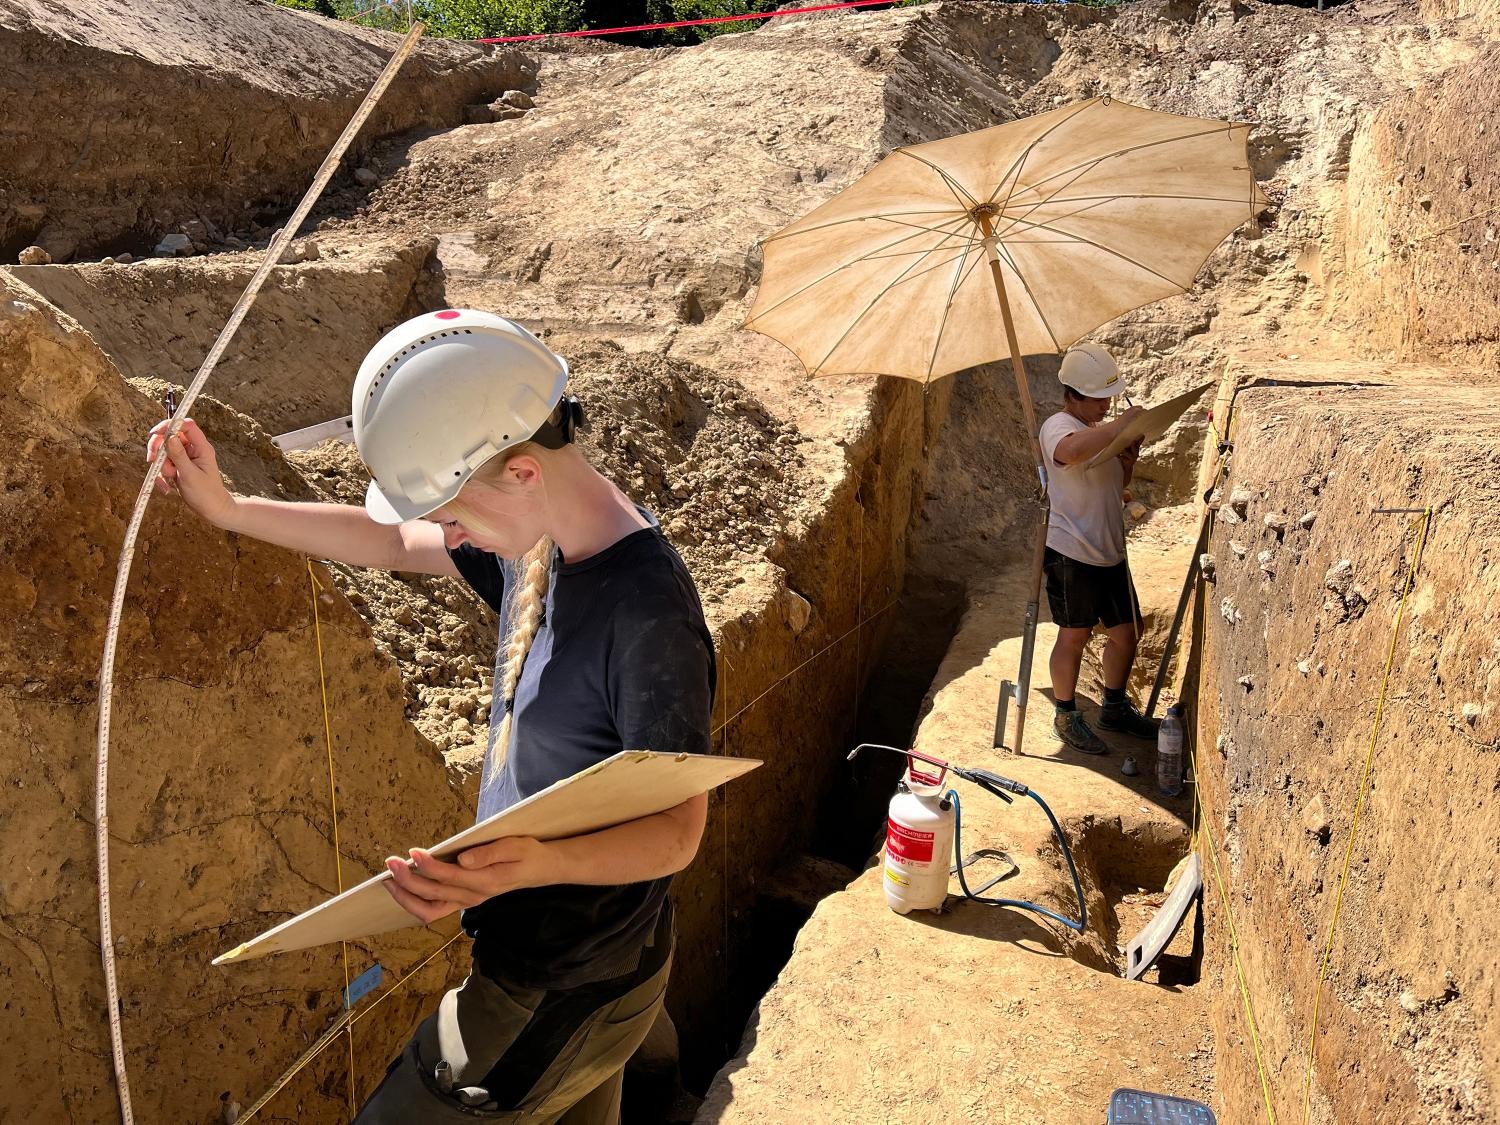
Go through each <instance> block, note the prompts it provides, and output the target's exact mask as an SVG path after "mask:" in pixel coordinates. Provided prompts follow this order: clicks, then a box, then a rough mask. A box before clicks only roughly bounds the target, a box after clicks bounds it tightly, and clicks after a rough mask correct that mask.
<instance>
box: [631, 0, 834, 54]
mask: <svg viewBox="0 0 1500 1125" xmlns="http://www.w3.org/2000/svg"><path fill="white" fill-rule="evenodd" d="M811 2H813V0H809V3H811ZM777 6H778V0H654V2H653V3H652V4H651V5H650V16H649V21H648V22H650V23H671V22H673V21H676V20H707V19H713V18H714V17H715V16H741V15H746V14H748V13H751V12H770V11H774V10H775V9H776V7H777ZM764 25H765V21H764V20H736V21H735V22H734V23H716V24H706V25H704V26H703V27H679V28H673V29H671V30H669V31H663V32H660V33H658V34H659V35H660V40H659V41H660V42H665V43H672V44H689V43H701V42H703V41H704V40H705V39H712V38H713V37H714V36H716V35H732V34H734V33H735V32H737V31H751V30H753V29H754V28H757V27H763V26H764Z"/></svg>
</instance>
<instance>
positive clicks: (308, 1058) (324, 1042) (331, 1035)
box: [238, 930, 464, 1123]
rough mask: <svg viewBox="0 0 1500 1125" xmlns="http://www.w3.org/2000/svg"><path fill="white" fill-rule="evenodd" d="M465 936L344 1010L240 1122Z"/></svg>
mask: <svg viewBox="0 0 1500 1125" xmlns="http://www.w3.org/2000/svg"><path fill="white" fill-rule="evenodd" d="M463 935H464V932H463V930H459V931H458V932H457V933H455V934H454V935H453V936H452V937H450V938H449V939H448V940H447V941H445V942H443V944H442V945H440V946H438V948H436V949H435V950H433V951H432V952H431V953H429V954H428V955H427V956H426V957H424V958H422V960H421V961H420V962H418V963H417V965H416V967H415V968H413V969H411V970H409V971H408V972H407V973H406V975H405V976H403V977H402V978H401V979H400V980H398V981H397V982H396V983H395V984H393V985H391V987H390V988H388V989H386V990H385V991H384V992H382V993H381V994H380V995H379V996H377V997H376V998H375V999H374V1000H373V1001H371V1003H370V1005H369V1006H368V1007H366V1008H362V1009H360V1010H358V1011H356V1010H355V1009H353V1008H345V1009H344V1010H343V1011H342V1012H340V1013H339V1016H338V1019H336V1020H334V1021H333V1023H332V1024H330V1025H329V1027H328V1030H327V1031H325V1032H323V1034H322V1035H320V1036H318V1038H317V1039H316V1040H315V1041H314V1042H313V1045H312V1046H311V1047H309V1048H308V1049H307V1050H305V1051H303V1052H302V1054H300V1055H299V1056H297V1061H296V1062H294V1063H293V1064H292V1065H291V1066H289V1067H287V1069H286V1071H285V1072H284V1073H283V1074H282V1075H281V1077H280V1078H278V1079H276V1081H275V1082H274V1083H272V1085H271V1088H270V1089H269V1090H267V1091H266V1092H265V1093H264V1094H262V1095H261V1096H260V1097H259V1098H257V1099H256V1101H255V1104H254V1105H252V1106H251V1107H250V1108H249V1109H247V1110H246V1111H245V1112H244V1113H242V1114H240V1116H239V1118H238V1121H239V1122H241V1123H243V1122H246V1121H249V1120H250V1118H252V1117H254V1116H255V1115H256V1114H257V1113H259V1112H260V1111H261V1110H262V1109H264V1108H265V1107H266V1104H267V1103H268V1102H270V1100H271V1099H272V1098H274V1097H275V1096H276V1095H277V1094H279V1093H281V1091H282V1090H283V1089H285V1088H286V1085H287V1083H288V1082H290V1081H291V1080H292V1079H293V1078H295V1077H297V1075H298V1074H299V1073H301V1072H302V1070H303V1069H304V1068H305V1067H306V1066H307V1065H308V1064H309V1063H311V1062H312V1061H313V1060H314V1059H315V1058H317V1057H318V1055H319V1054H321V1053H322V1051H323V1049H324V1048H325V1047H327V1046H328V1044H330V1043H332V1042H333V1040H334V1039H335V1038H336V1037H337V1036H338V1034H339V1032H341V1031H343V1030H344V1029H345V1028H348V1029H349V1031H350V1033H351V1034H352V1033H353V1030H354V1026H355V1025H356V1024H357V1023H359V1021H360V1020H362V1019H364V1018H365V1017H366V1016H368V1015H369V1014H370V1013H371V1012H373V1011H374V1010H375V1009H376V1008H378V1007H379V1006H380V1005H381V1003H383V1002H384V1000H385V999H386V997H388V996H390V995H391V994H392V993H394V992H397V991H399V990H400V989H401V988H402V986H403V985H405V984H406V982H407V981H409V980H411V978H412V977H414V976H416V975H417V974H418V973H419V972H421V971H422V970H423V969H425V968H426V967H427V964H428V962H430V961H431V960H432V959H433V958H435V957H437V956H438V955H439V954H441V953H442V952H443V951H444V950H446V949H447V948H448V947H449V946H450V945H452V944H453V943H454V942H455V941H457V940H458V939H459V938H461V937H463Z"/></svg>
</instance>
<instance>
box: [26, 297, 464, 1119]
mask: <svg viewBox="0 0 1500 1125" xmlns="http://www.w3.org/2000/svg"><path fill="white" fill-rule="evenodd" d="M0 284H3V286H4V289H3V300H0V440H3V441H4V443H5V447H6V448H7V449H8V450H10V451H11V455H10V456H8V457H7V458H6V461H5V467H4V470H3V474H4V480H5V484H4V492H3V500H0V528H3V531H0V615H3V617H4V619H5V620H6V621H8V622H10V623H11V628H12V630H13V631H12V634H11V637H12V639H11V641H10V642H9V643H7V644H6V645H5V646H4V650H3V655H0V762H3V764H4V772H5V776H6V777H7V778H8V779H9V780H8V784H7V785H6V786H5V789H4V796H3V797H0V843H3V846H4V849H5V852H6V854H7V855H8V856H9V857H10V864H11V867H10V874H9V875H8V876H7V877H6V878H5V879H4V880H3V882H0V947H3V949H4V952H3V955H0V980H3V982H4V987H5V992H6V997H7V1002H6V1004H5V1005H4V1009H3V1012H0V1038H3V1039H4V1041H5V1042H6V1043H7V1044H8V1050H7V1052H6V1057H5V1061H4V1063H3V1068H0V1077H3V1080H4V1084H5V1088H6V1094H5V1097H4V1103H3V1105H0V1120H6V1121H17V1122H19V1121H65V1120H67V1121H108V1120H112V1119H114V1117H115V1114H116V1108H115V1091H114V1083H113V1078H112V1074H111V1067H110V1051H109V1030H108V1024H107V1022H106V1020H105V1018H104V1008H105V1001H104V981H103V975H102V972H101V970H100V966H99V946H98V932H99V931H98V921H97V913H96V911H97V906H96V898H95V895H96V880H95V877H94V859H93V857H94V854H95V851H94V829H93V819H94V801H93V790H94V785H93V782H94V763H95V753H94V735H95V721H96V715H97V710H96V708H97V697H98V681H97V677H98V668H99V660H100V653H101V650H102V642H103V626H104V620H105V616H106V613H107V609H108V600H109V594H110V590H111V587H112V584H113V577H114V568H115V560H116V558H117V556H118V552H119V548H120V542H121V539H122V536H123V532H124V525H125V521H126V519H127V518H128V515H129V511H130V507H131V504H132V502H133V500H134V497H135V494H136V491H137V489H138V487H139V483H140V478H141V468H142V464H143V462H142V459H141V435H142V434H143V433H144V431H145V429H146V428H147V427H148V426H149V425H150V424H151V423H152V421H154V420H155V418H156V417H158V416H159V414H158V412H157V411H156V409H155V407H154V405H153V404H152V402H151V401H150V400H149V399H148V398H146V397H145V396H144V395H142V394H141V393H139V392H138V391H136V390H135V389H133V388H132V387H130V386H129V385H128V384H127V383H125V381H124V380H123V379H121V377H120V375H119V373H118V372H117V371H116V369H115V368H114V367H113V366H112V365H111V364H110V363H109V361H108V359H107V358H106V357H105V356H104V355H103V353H102V352H100V350H99V349H98V347H97V346H96V345H95V344H94V343H93V341H92V340H90V338H89V337H88V335H87V334H86V333H85V332H84V331H83V330H82V329H81V328H80V327H79V326H78V324H77V323H76V322H75V321H73V320H71V319H70V318H68V317H67V316H65V315H64V314H61V313H59V312H57V311H56V310H55V309H54V308H52V307H51V306H49V305H48V304H47V303H46V302H45V301H44V300H43V299H42V298H41V297H40V296H39V295H38V294H36V293H35V291H33V290H29V289H27V288H25V287H24V286H21V285H19V284H17V283H15V282H13V281H10V280H9V279H6V278H4V277H3V275H0ZM199 417H201V418H203V419H204V420H205V425H212V426H213V427H214V428H215V430H216V431H217V432H218V433H219V434H220V435H221V445H220V449H221V458H222V461H221V463H222V464H224V465H225V467H226V469H227V471H228V473H229V475H230V476H231V478H232V479H233V481H234V484H235V485H236V486H237V487H239V488H242V489H247V490H256V491H262V492H265V491H270V492H274V491H276V490H277V489H278V488H280V489H282V490H285V491H288V492H290V493H291V494H292V495H298V494H304V495H305V494H307V490H306V489H305V486H303V485H302V483H301V481H300V479H299V478H298V477H297V476H296V474H295V473H293V472H291V470H290V469H289V468H288V467H287V466H286V465H285V463H284V462H282V461H281V459H280V457H279V455H278V454H277V453H276V451H275V449H274V448H272V447H270V445H269V443H268V442H267V441H266V440H265V438H264V435H259V434H256V433H254V432H253V431H251V430H249V429H248V428H247V427H246V426H245V425H244V423H243V422H242V421H240V420H238V419H237V417H236V416H235V415H234V414H232V413H231V412H229V411H227V410H225V409H224V408H222V407H217V408H216V407H215V406H214V404H213V403H211V402H209V401H206V400H205V401H204V403H203V409H202V411H200V413H199ZM315 573H316V574H317V576H318V578H319V580H320V581H321V582H322V583H323V585H324V586H325V587H326V591H325V593H323V594H322V595H321V601H320V603H319V612H320V614H321V617H322V646H323V656H324V661H325V666H326V671H327V691H328V703H329V712H330V715H331V721H332V730H333V739H334V745H333V754H334V763H335V773H336V777H337V783H338V794H339V806H340V817H339V839H340V843H341V846H342V850H343V856H344V859H343V876H344V879H345V881H346V882H348V881H349V880H351V879H353V878H355V877H360V878H362V877H364V876H365V875H366V874H368V873H369V872H371V871H374V870H377V869H378V865H379V863H380V861H381V858H382V857H383V856H384V855H386V854H388V849H389V848H390V846H391V842H392V841H398V840H405V839H419V840H427V839H438V838H441V837H442V836H444V835H447V834H448V833H449V832H450V831H451V829H452V826H453V825H454V824H455V823H461V822H462V818H463V817H464V815H465V813H466V811H467V810H466V808H465V806H464V804H463V803H462V800H461V798H460V795H459V793H458V791H457V790H456V789H454V788H452V787H450V785H449V784H448V782H447V777H446V772H445V770H444V766H443V761H442V758H441V756H440V755H439V754H438V753H437V751H436V750H435V749H434V748H433V746H432V745H431V744H430V743H428V742H427V741H426V740H425V739H423V738H421V737H420V736H419V735H417V734H416V732H415V731H414V730H412V728H411V727H410V726H409V725H408V724H407V723H406V721H405V719H404V718H403V715H402V694H401V682H400V678H399V676H398V674H397V671H396V667H395V665H394V663H393V662H391V661H390V660H388V659H385V658H382V657H381V656H379V655H378V654H377V653H376V651H375V648H374V645H373V642H372V639H371V636H370V631H369V628H368V626H367V625H366V624H365V622H364V621H362V620H361V619H360V618H359V616H358V615H357V614H356V613H355V612H354V611H353V609H352V608H351V607H350V605H349V604H348V603H347V602H346V601H345V600H344V598H343V597H342V596H341V595H340V594H339V593H338V592H337V591H336V590H334V589H333V583H332V582H331V580H330V579H329V576H328V574H327V572H326V571H324V570H322V568H317V569H316V570H315ZM319 694H320V686H319V672H318V648H317V639H316V637H315V633H314V628H313V602H312V590H311V587H310V584H309V574H308V571H307V569H306V567H305V566H304V564H303V562H302V560H300V559H299V558H297V557H295V556H292V555H289V554H286V553H285V552H281V551H276V550H273V549H271V548H268V547H265V546H262V545H260V544H257V543H255V542H252V541H249V540H242V539H238V538H237V537H234V536H228V535H225V534H223V533H220V532H217V531H214V530H213V529H211V528H209V527H207V526H206V525H205V524H203V523H202V522H201V521H199V520H197V519H196V518H194V517H192V516H191V515H189V514H187V513H186V512H184V511H183V510H182V509H181V508H180V507H179V506H177V505H175V504H172V503H164V502H162V501H161V500H160V498H158V500H157V501H156V502H155V503H154V504H153V506H152V509H151V511H150V512H149V513H148V517H147V521H146V524H145V527H144V529H143V532H142V536H141V541H140V548H139V551H138V553H137V557H136V563H135V570H134V577H133V579H132V583H131V589H130V595H129V598H128V600H127V603H126V612H125V616H124V622H123V629H122V631H121V635H120V647H119V665H118V670H117V676H116V688H115V712H114V724H113V743H112V753H111V773H110V804H109V809H110V814H111V817H110V833H111V840H112V845H111V850H112V858H113V864H112V876H113V889H114V900H113V907H114V909H113V917H114V928H115V934H116V936H117V939H118V945H117V953H118V965H119V976H120V993H121V1017H122V1020H123V1023H124V1035H125V1043H126V1048H127V1052H128V1058H129V1062H130V1068H131V1077H132V1083H133V1093H134V1097H135V1109H136V1113H137V1114H138V1115H139V1117H140V1118H141V1119H143V1120H157V1121H167V1120H170V1121H199V1122H209V1121H219V1120H222V1117H221V1115H222V1113H223V1111H224V1104H221V1097H222V1099H223V1102H224V1103H227V1102H236V1103H238V1104H240V1105H247V1104H248V1103H249V1101H250V1100H251V1099H253V1098H254V1097H255V1096H257V1095H259V1094H260V1093H261V1092H262V1091H263V1090H264V1089H266V1088H267V1087H268V1086H269V1085H270V1083H271V1081H272V1080H273V1079H274V1078H275V1077H276V1076H277V1075H278V1074H279V1073H280V1072H281V1071H282V1070H283V1068H285V1067H286V1066H287V1065H288V1064H289V1063H290V1062H291V1060H292V1059H294V1058H295V1057H296V1056H297V1055H298V1054H299V1053H300V1052H301V1050H302V1048H303V1047H304V1046H306V1045H307V1044H308V1043H310V1042H311V1041H312V1039H313V1038H314V1037H315V1036H316V1035H317V1034H318V1033H320V1032H321V1031H322V1030H323V1029H324V1028H325V1027H326V1026H327V1025H328V1024H329V1022H330V1021H331V1020H332V1019H333V1018H334V1016H335V1015H336V1014H337V1013H338V1012H339V1011H340V1010H341V1008H342V1003H341V1000H340V996H339V990H340V989H341V988H342V986H343V983H344V979H343V972H342V967H341V963H340V954H339V951H338V950H337V949H333V948H326V949H319V950H313V951H310V952H307V953H298V954H289V955H286V956H282V957H277V958H274V959H270V960H266V961H257V962H254V963H251V964H248V965H244V966H234V967H227V968H213V967H211V966H210V965H209V961H210V959H211V958H212V957H213V956H215V955H216V954H218V953H221V952H223V951H224V950H226V949H229V948H232V947H233V946H234V945H236V944H237V943H239V942H241V941H243V940H245V939H247V938H248V937H251V936H253V935H254V934H256V933H259V932H260V931H261V930H263V929H265V928H267V927H268V926H270V925H273V924H274V923H276V922H278V921H281V920H283V919H285V918H287V917H289V916H291V915H292V914H294V913H296V912H297V911H299V910H301V909H304V908H306V906H307V905H308V904H309V903H310V902H312V901H316V900H319V899H321V898H323V897H325V896H326V895H327V894H329V893H331V892H332V891H334V890H336V889H337V888H336V873H335V856H334V845H333V823H332V818H331V815H330V802H329V779H328V769H329V767H328V754H327V751H326V750H325V747H324V734H323V713H322V710H321V708H320V707H319V705H318V699H319ZM441 944H442V936H441V935H439V934H438V933H434V932H429V931H425V930H421V929H414V930H408V931H403V932H400V933H398V934H394V935H390V936H388V937H382V938H380V939H379V940H378V942H377V943H375V944H373V945H366V944H364V943H359V944H356V945H354V946H351V947H350V949H349V965H350V968H351V969H352V970H353V971H354V972H356V973H357V972H360V971H363V969H365V968H366V967H367V966H368V965H369V964H370V963H371V962H372V961H374V960H375V959H377V958H378V959H379V961H380V962H381V964H382V965H383V966H384V968H385V970H386V973H387V978H386V979H387V981H388V982H389V981H392V980H394V979H396V976H397V975H398V974H400V973H401V972H403V971H404V970H406V969H407V968H410V967H412V966H413V965H414V964H415V963H416V962H417V961H419V960H420V959H421V958H422V957H425V956H426V955H427V954H428V953H431V952H432V951H433V950H435V949H436V948H437V947H438V946H440V945H441ZM452 960H453V962H454V963H456V962H457V961H458V960H459V959H458V958H457V957H454V958H453V959H452ZM449 967H450V961H449V959H448V958H446V957H445V958H440V959H439V960H437V961H435V962H434V963H433V964H432V965H430V966H429V967H428V969H427V970H425V971H424V973H423V974H422V975H421V976H420V977H419V978H418V979H417V980H416V981H414V982H413V985H410V986H408V987H407V988H406V989H404V990H402V991H401V992H399V993H397V994H395V996H393V998H392V999H391V1000H390V1001H388V1002H386V1003H383V1004H382V1005H381V1006H380V1007H379V1008H378V1009H375V1010H374V1014H373V1015H372V1016H371V1017H370V1018H368V1019H365V1020H362V1021H361V1023H360V1024H359V1026H358V1027H357V1029H356V1030H355V1033H354V1054H355V1057H356V1059H357V1068H356V1070H357V1081H356V1085H355V1089H356V1093H357V1095H358V1096H362V1095H363V1094H364V1093H365V1092H366V1091H367V1090H368V1089H369V1088H370V1087H371V1086H372V1085H373V1082H374V1080H375V1079H376V1078H377V1077H378V1076H379V1073H380V1069H381V1067H382V1065H383V1062H384V1060H385V1059H386V1058H387V1057H389V1055H390V1054H391V1053H392V1051H393V1050H394V1049H395V1047H396V1046H397V1045H398V1043H399V1041H400V1039H401V1037H402V1036H404V1035H405V1034H407V1033H408V1032H409V1029H410V1027H411V1024H412V1019H413V1016H414V1015H415V1014H416V1012H417V1009H418V1008H419V1007H420V1006H421V1005H424V1004H425V1003H426V1002H427V999H426V998H427V996H428V995H430V994H431V992H432V991H434V990H436V989H438V988H440V987H441V986H442V982H443V981H444V980H445V979H446V977H447V973H448V970H449ZM345 1058H346V1053H345V1052H344V1051H340V1050H330V1051H329V1052H328V1053H327V1054H326V1055H325V1057H324V1058H323V1059H322V1060H320V1062H319V1063H318V1064H316V1065H315V1066H314V1067H312V1068H310V1069H309V1070H308V1071H307V1072H305V1074H304V1076H303V1077H302V1079H301V1080H300V1081H299V1082H297V1083H295V1084H294V1085H293V1086H292V1087H291V1088H290V1089H288V1090H287V1091H286V1092H284V1093H283V1094H282V1095H281V1097H282V1098H283V1099H284V1101H282V1102H280V1103H278V1104H279V1107H280V1108H281V1109H282V1110H285V1111H286V1112H287V1116H290V1117H295V1118H297V1119H299V1120H335V1119H339V1118H340V1117H341V1116H342V1115H343V1113H344V1103H345V1092H344V1091H345V1088H346V1087H345V1071H346V1070H347V1065H346V1063H345V1061H344V1060H345ZM294 1107H295V1108H294Z"/></svg>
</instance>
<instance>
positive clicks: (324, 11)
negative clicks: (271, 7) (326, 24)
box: [275, 0, 338, 18]
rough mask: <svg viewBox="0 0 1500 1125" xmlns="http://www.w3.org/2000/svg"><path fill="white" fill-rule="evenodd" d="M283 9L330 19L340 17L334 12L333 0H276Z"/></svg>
mask: <svg viewBox="0 0 1500 1125" xmlns="http://www.w3.org/2000/svg"><path fill="white" fill-rule="evenodd" d="M275 3H277V4H279V5H280V6H281V7H283V8H294V9H296V10H297V11H299V12H317V13H318V15H320V16H329V17H330V18H332V17H335V16H337V15H338V13H337V12H335V11H334V10H333V0H275Z"/></svg>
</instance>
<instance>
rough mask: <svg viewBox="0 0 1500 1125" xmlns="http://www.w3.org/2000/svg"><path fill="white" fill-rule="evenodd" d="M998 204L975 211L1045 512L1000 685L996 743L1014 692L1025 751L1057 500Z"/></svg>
mask: <svg viewBox="0 0 1500 1125" xmlns="http://www.w3.org/2000/svg"><path fill="white" fill-rule="evenodd" d="M998 212H999V208H998V207H996V205H995V204H993V203H985V204H981V205H980V206H978V207H976V208H975V209H974V210H973V212H972V214H973V216H974V218H975V219H976V220H977V221H978V223H979V229H980V230H981V231H983V232H984V252H985V256H986V257H988V258H989V261H990V276H991V277H993V278H994V279H995V296H996V297H998V298H999V301H1000V317H1001V319H1002V320H1003V321H1004V323H1005V340H1006V343H1008V344H1009V345H1010V366H1011V371H1012V372H1013V373H1014V374H1015V377H1016V395H1017V397H1019V398H1020V400H1021V411H1022V413H1023V414H1024V415H1025V417H1024V419H1023V424H1024V425H1025V428H1026V438H1027V440H1028V441H1029V442H1030V444H1031V456H1032V460H1033V461H1034V462H1035V464H1036V476H1037V484H1038V485H1039V486H1040V488H1041V513H1040V515H1039V516H1038V519H1037V530H1036V542H1035V543H1034V544H1033V547H1032V556H1031V586H1030V589H1029V597H1028V598H1027V601H1026V621H1025V624H1024V626H1023V627H1022V632H1021V663H1020V667H1019V668H1018V669H1017V671H1016V682H1015V684H1014V685H1011V684H1006V683H1002V684H1001V687H1000V707H999V718H998V721H997V723H996V724H995V745H996V746H997V747H999V746H1003V745H1004V742H1005V719H1004V716H1005V693H1006V692H1007V691H1010V692H1011V698H1012V699H1013V700H1014V702H1015V705H1016V741H1015V744H1014V745H1013V746H1012V747H1011V749H1013V750H1014V751H1015V752H1016V753H1017V754H1020V753H1021V744H1022V742H1023V740H1024V739H1025V737H1026V703H1027V698H1028V696H1029V695H1030V692H1031V660H1032V656H1033V655H1034V654H1035V652H1036V626H1037V617H1038V614H1039V612H1040V610H1041V596H1042V564H1043V562H1044V560H1045V558H1046V552H1047V520H1048V517H1049V516H1050V515H1051V510H1052V506H1051V503H1050V502H1049V500H1048V498H1047V466H1046V462H1045V459H1044V458H1043V457H1042V446H1041V442H1040V441H1039V439H1038V437H1037V425H1036V408H1035V407H1034V406H1033V405H1032V403H1031V383H1030V382H1029V381H1028V380H1027V378H1026V361H1025V360H1024V359H1022V358H1021V345H1020V342H1019V341H1018V340H1017V339H1016V325H1015V321H1014V320H1013V319H1012V318H1011V315H1010V299H1009V298H1008V297H1007V296H1006V293H1005V275H1004V272H1003V270H1002V267H1001V261H1000V249H999V240H998V239H997V238H996V237H995V226H994V217H995V215H996V214H997V213H998Z"/></svg>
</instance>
